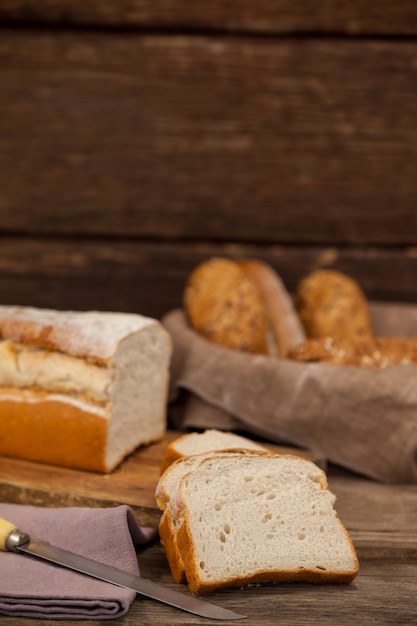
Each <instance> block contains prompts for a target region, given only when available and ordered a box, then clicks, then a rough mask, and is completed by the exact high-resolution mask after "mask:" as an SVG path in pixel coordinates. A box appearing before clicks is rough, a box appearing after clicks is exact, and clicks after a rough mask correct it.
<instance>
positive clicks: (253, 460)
mask: <svg viewBox="0 0 417 626" xmlns="http://www.w3.org/2000/svg"><path fill="white" fill-rule="evenodd" d="M334 502H335V497H334V495H333V494H332V493H331V492H330V491H329V489H328V485H327V480H326V476H325V474H324V473H323V472H322V470H320V469H319V468H318V467H317V466H315V465H314V464H313V463H311V462H310V461H307V460H305V459H300V458H298V457H295V456H290V455H272V454H265V455H264V454H250V455H248V454H242V455H239V454H233V455H230V456H227V455H214V456H213V457H210V458H207V459H204V460H203V461H202V462H201V463H200V464H199V465H198V466H197V467H195V468H194V469H192V471H190V472H188V473H186V474H185V475H184V476H183V477H182V479H181V480H180V483H179V485H178V488H177V489H176V490H175V491H174V493H173V494H172V495H171V498H170V500H169V503H168V507H167V511H169V514H170V515H171V524H172V525H173V526H174V527H175V529H176V540H177V550H178V551H179V554H180V556H181V560H182V565H183V567H184V572H185V578H186V580H187V582H188V585H189V589H190V591H191V592H192V593H200V594H202V593H208V592H212V591H216V590H219V589H222V588H227V587H242V586H244V585H247V584H250V583H266V582H289V581H307V582H315V583H349V582H351V581H352V580H353V579H354V578H355V576H356V575H357V573H358V570H359V562H358V559H357V556H356V552H355V549H354V546H353V543H352V541H351V538H350V536H349V533H348V531H347V530H346V528H345V527H344V525H343V524H342V522H341V521H340V519H339V518H338V517H337V515H336V512H335V509H334Z"/></svg>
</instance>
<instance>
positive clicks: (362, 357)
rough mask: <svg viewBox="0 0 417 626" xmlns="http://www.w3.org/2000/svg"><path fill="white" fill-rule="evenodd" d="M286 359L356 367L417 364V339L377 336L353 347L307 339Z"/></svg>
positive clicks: (336, 342) (330, 338) (330, 341)
mask: <svg viewBox="0 0 417 626" xmlns="http://www.w3.org/2000/svg"><path fill="white" fill-rule="evenodd" d="M289 358H291V359H293V360H295V361H303V362H316V363H329V364H332V365H357V366H359V367H378V368H384V367H390V366H392V365H408V364H409V363H417V339H416V338H402V337H377V338H375V339H369V340H366V341H362V342H356V343H355V344H354V343H349V342H346V341H341V340H340V341H336V340H335V339H333V338H332V337H322V338H320V339H308V340H307V341H305V342H304V343H303V344H301V345H299V346H297V347H296V348H294V349H293V350H292V351H291V352H290V354H289Z"/></svg>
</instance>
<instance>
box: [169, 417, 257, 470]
mask: <svg viewBox="0 0 417 626" xmlns="http://www.w3.org/2000/svg"><path fill="white" fill-rule="evenodd" d="M242 448H243V449H245V450H246V449H248V450H259V451H261V452H262V451H263V452H265V450H266V448H264V446H262V445H261V444H259V443H256V442H255V441H252V439H249V438H247V437H243V436H241V435H237V434H235V433H232V432H229V431H222V430H217V429H214V428H213V429H207V430H205V431H204V432H202V433H199V432H191V433H187V434H185V435H182V436H181V437H178V438H177V439H174V441H171V443H169V444H168V446H167V448H166V450H165V454H164V458H163V459H162V463H161V468H160V471H161V474H163V473H164V472H165V470H166V469H167V468H168V467H169V466H170V465H171V463H173V462H174V461H176V460H178V459H183V458H186V457H189V456H193V455H195V454H202V453H204V452H214V451H216V450H233V449H242Z"/></svg>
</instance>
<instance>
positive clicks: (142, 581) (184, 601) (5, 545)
mask: <svg viewBox="0 0 417 626" xmlns="http://www.w3.org/2000/svg"><path fill="white" fill-rule="evenodd" d="M0 550H1V551H3V552H18V553H22V554H28V555H31V556H35V557H38V558H40V559H44V560H45V561H49V562H50V563H54V564H56V565H61V566H63V567H67V568H69V569H71V570H75V571H76V572H79V573H81V574H86V575H88V576H92V577H93V578H97V579H99V580H103V581H105V582H108V583H112V584H113V585H118V586H119V587H125V588H127V589H131V590H133V591H135V592H136V593H139V594H141V595H143V596H147V597H148V598H152V599H154V600H158V601H159V602H163V603H164V604H169V605H170V606H173V607H176V608H178V609H182V610H183V611H188V612H189V613H194V614H195V615H199V616H200V617H207V618H209V619H217V620H232V619H242V618H244V617H246V615H240V614H239V613H235V612H234V611H230V610H228V609H223V608H221V607H219V606H216V605H214V604H211V603H210V602H206V601H204V600H200V599H199V598H197V597H195V596H192V595H186V594H185V593H179V592H178V591H174V590H173V589H170V588H169V587H164V586H163V585H159V584H157V583H154V582H153V581H151V580H149V579H147V578H142V577H141V576H136V575H135V574H129V573H128V572H123V571H122V570H119V569H116V568H115V567H110V566H109V565H105V564H104V563H98V562H97V561H93V560H92V559H88V558H86V557H84V556H81V555H79V554H74V553H73V552H69V551H68V550H63V549H62V548H58V547H56V546H51V545H49V544H48V543H46V542H44V541H39V540H36V539H31V538H30V536H29V535H28V534H27V533H24V532H22V531H20V530H19V529H18V528H16V526H15V525H14V524H12V523H11V522H8V521H7V520H5V519H3V518H1V517H0Z"/></svg>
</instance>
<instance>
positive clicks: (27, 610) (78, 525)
mask: <svg viewBox="0 0 417 626" xmlns="http://www.w3.org/2000/svg"><path fill="white" fill-rule="evenodd" d="M0 517H3V518H5V519H7V520H8V521H10V522H12V523H14V524H16V526H17V527H18V528H20V530H22V531H23V532H27V533H29V535H31V536H32V537H33V538H36V539H43V540H44V541H47V542H48V543H50V544H52V545H54V544H55V545H57V546H59V547H61V548H65V549H67V550H70V551H72V552H76V553H78V554H81V555H83V556H86V557H89V558H92V559H94V560H96V561H100V562H102V563H107V564H108V565H112V566H114V567H117V568H118V569H122V570H125V571H127V572H130V573H134V574H139V566H138V559H137V555H136V547H137V546H139V545H141V544H145V543H147V542H149V541H151V540H153V539H154V538H155V536H156V532H155V531H154V530H153V529H150V528H142V527H139V526H138V524H137V523H136V520H135V517H134V514H133V512H132V510H131V509H130V508H129V507H128V506H124V505H123V506H118V507H114V508H108V509H89V508H59V509H52V508H51V509H49V508H41V507H35V506H24V505H19V504H5V503H0ZM135 595H136V594H135V593H134V592H133V591H129V590H128V589H123V588H121V587H117V586H115V585H112V584H109V583H105V582H102V581H99V580H95V579H93V578H90V577H88V576H85V575H83V574H78V573H76V572H72V571H70V570H67V569H64V568H61V567H59V566H56V565H53V564H49V563H46V562H44V561H41V560H37V559H34V558H31V557H27V556H24V555H21V554H14V553H10V552H0V614H3V615H11V616H16V617H17V616H19V617H30V618H36V617H37V618H42V619H110V618H116V617H120V616H122V615H123V614H125V613H126V612H127V611H128V609H129V607H130V605H131V603H132V601H133V600H134V598H135Z"/></svg>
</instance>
